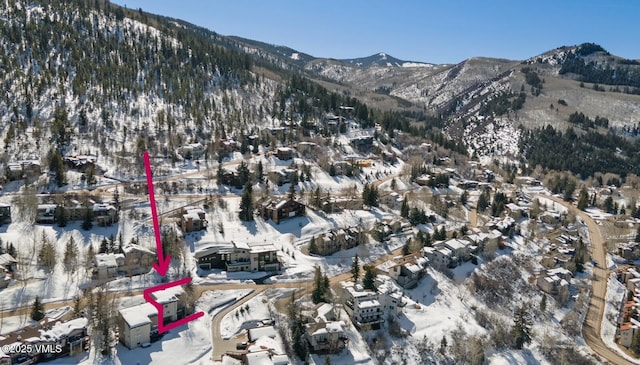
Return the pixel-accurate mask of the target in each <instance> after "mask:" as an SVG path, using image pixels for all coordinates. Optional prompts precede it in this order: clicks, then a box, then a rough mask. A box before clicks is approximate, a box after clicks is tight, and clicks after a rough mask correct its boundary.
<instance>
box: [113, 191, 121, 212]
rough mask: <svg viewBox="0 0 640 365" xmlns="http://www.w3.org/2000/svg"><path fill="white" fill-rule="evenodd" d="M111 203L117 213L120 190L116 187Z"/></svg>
mask: <svg viewBox="0 0 640 365" xmlns="http://www.w3.org/2000/svg"><path fill="white" fill-rule="evenodd" d="M113 205H114V206H115V207H116V209H117V210H118V213H120V192H119V191H118V187H116V190H115V191H114V192H113Z"/></svg>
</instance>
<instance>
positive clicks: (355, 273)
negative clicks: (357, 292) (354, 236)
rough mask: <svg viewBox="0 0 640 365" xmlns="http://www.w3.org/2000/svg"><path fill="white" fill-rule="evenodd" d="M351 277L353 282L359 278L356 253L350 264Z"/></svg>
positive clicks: (358, 264)
mask: <svg viewBox="0 0 640 365" xmlns="http://www.w3.org/2000/svg"><path fill="white" fill-rule="evenodd" d="M351 278H353V282H354V283H357V282H358V278H360V263H359V262H358V254H356V256H355V257H354V258H353V264H351Z"/></svg>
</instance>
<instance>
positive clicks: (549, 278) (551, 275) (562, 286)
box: [536, 268, 571, 295]
mask: <svg viewBox="0 0 640 365" xmlns="http://www.w3.org/2000/svg"><path fill="white" fill-rule="evenodd" d="M564 270H566V269H563V268H559V269H555V271H554V270H547V271H546V272H543V273H541V274H540V275H539V276H538V279H537V280H536V285H537V286H538V288H540V289H541V290H542V291H543V292H545V293H547V294H558V295H564V294H567V293H568V292H569V286H570V284H569V281H570V280H571V272H570V271H568V270H566V271H568V274H567V272H565V271H564ZM567 279H568V280H567Z"/></svg>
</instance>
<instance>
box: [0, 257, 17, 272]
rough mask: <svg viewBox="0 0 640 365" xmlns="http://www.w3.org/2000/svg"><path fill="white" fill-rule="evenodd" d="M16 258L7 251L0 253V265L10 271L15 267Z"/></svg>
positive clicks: (13, 270)
mask: <svg viewBox="0 0 640 365" xmlns="http://www.w3.org/2000/svg"><path fill="white" fill-rule="evenodd" d="M17 265H18V260H16V259H15V258H13V256H11V255H9V254H8V253H3V254H2V255H0V266H2V267H3V268H4V269H5V270H6V271H7V272H9V273H12V272H15V271H16V269H17Z"/></svg>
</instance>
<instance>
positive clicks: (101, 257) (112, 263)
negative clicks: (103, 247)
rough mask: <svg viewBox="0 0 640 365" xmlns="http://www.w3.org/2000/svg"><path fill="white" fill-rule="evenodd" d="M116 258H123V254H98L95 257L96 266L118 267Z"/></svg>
mask: <svg viewBox="0 0 640 365" xmlns="http://www.w3.org/2000/svg"><path fill="white" fill-rule="evenodd" d="M118 257H124V255H123V254H121V253H117V254H113V253H99V254H97V255H96V257H95V260H96V266H97V267H118V261H117V258H118Z"/></svg>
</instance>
